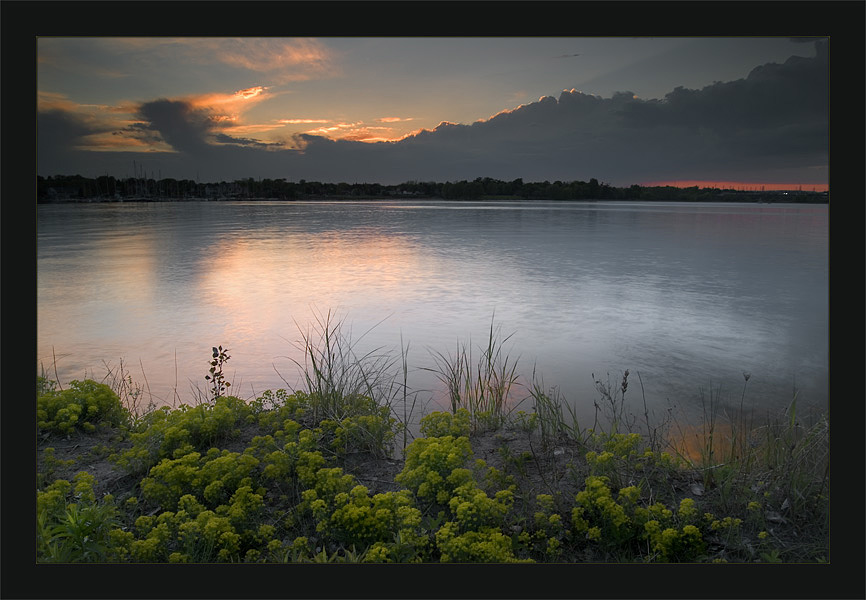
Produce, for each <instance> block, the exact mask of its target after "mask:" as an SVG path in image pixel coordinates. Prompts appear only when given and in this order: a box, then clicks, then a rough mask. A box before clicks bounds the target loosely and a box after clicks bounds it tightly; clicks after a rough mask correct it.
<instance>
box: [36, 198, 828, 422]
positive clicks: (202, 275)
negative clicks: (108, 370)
mask: <svg viewBox="0 0 866 600" xmlns="http://www.w3.org/2000/svg"><path fill="white" fill-rule="evenodd" d="M38 214H39V229H38V231H39V240H38V252H39V256H38V269H37V274H38V319H39V324H38V336H39V342H38V343H39V348H38V351H39V356H38V359H40V360H42V361H44V362H46V363H50V362H51V358H50V356H51V348H52V347H54V348H56V349H57V350H58V354H63V355H64V356H65V358H64V359H63V361H62V363H61V364H60V365H59V371H60V374H61V377H63V378H64V380H66V379H68V378H72V377H75V378H80V377H81V376H82V373H83V372H84V371H86V370H88V369H89V370H91V371H98V370H99V368H100V366H101V364H102V361H103V360H109V361H111V360H114V361H116V360H117V359H118V358H120V357H125V358H126V360H127V362H128V363H131V364H136V363H138V362H139V360H140V361H141V366H143V367H144V369H145V370H146V373H147V377H148V381H149V384H150V387H151V389H152V390H153V391H154V393H155V394H158V395H161V396H163V397H170V396H171V390H173V389H174V387H179V388H180V390H181V393H182V394H183V392H184V391H185V390H186V388H188V387H189V386H194V385H197V384H199V383H200V384H201V385H202V386H203V385H204V379H203V377H204V375H205V374H206V371H207V361H208V357H209V350H210V348H211V346H214V345H220V344H221V345H223V346H224V347H228V348H230V349H231V350H232V352H231V354H232V360H231V362H230V363H229V365H228V374H229V376H233V377H235V378H236V380H235V386H234V387H233V389H234V390H238V391H239V392H241V393H242V395H251V394H254V393H260V392H261V391H262V390H264V389H266V388H277V387H286V381H284V379H286V380H287V381H288V383H290V384H292V385H295V384H299V383H300V381H299V380H298V378H297V375H296V372H295V371H296V370H295V368H294V366H293V363H292V360H291V359H292V358H296V359H297V358H299V356H298V354H297V353H296V349H294V348H293V346H292V343H293V342H296V341H298V339H299V337H300V335H299V326H300V328H301V329H302V330H303V329H306V328H307V327H308V326H309V323H310V321H311V319H312V318H313V316H314V314H315V312H316V311H317V310H318V311H322V312H327V311H328V310H332V311H335V312H336V313H338V314H339V315H341V316H344V317H346V320H347V324H348V325H349V326H350V327H351V328H352V332H353V337H354V338H356V339H358V340H359V341H358V343H359V346H358V350H359V352H361V351H365V350H370V349H372V348H379V347H382V348H385V349H390V350H392V351H394V352H395V355H396V356H399V350H400V343H401V342H400V340H401V335H402V339H403V341H404V343H409V344H410V345H411V349H410V355H409V360H410V365H411V368H412V377H413V378H414V379H413V383H414V386H415V387H416V388H420V389H425V390H432V389H433V388H435V386H436V380H435V377H434V376H432V375H431V374H430V373H429V372H427V371H423V369H422V368H423V367H431V366H433V361H432V360H431V357H430V352H431V351H438V352H446V351H448V350H453V349H455V348H456V344H457V343H459V342H463V343H468V344H470V345H472V346H478V345H481V346H483V345H484V343H485V342H486V336H487V333H488V331H487V329H488V327H489V325H490V320H491V317H492V315H494V314H495V315H496V321H497V322H498V323H499V324H501V326H502V330H503V333H504V334H505V335H508V334H512V333H513V334H514V335H513V337H512V338H511V339H510V340H509V344H508V345H507V347H506V348H505V349H504V350H505V351H507V352H508V353H509V354H510V356H511V357H512V358H513V359H518V358H519V360H520V371H521V372H522V373H523V374H524V375H526V376H528V375H529V374H531V372H532V368H533V366H537V368H538V370H539V372H540V373H542V374H543V376H544V379H545V381H547V382H549V383H550V384H552V385H556V386H558V387H559V388H560V390H561V391H562V393H563V394H564V395H565V396H566V398H567V399H568V400H569V401H571V402H573V403H575V404H576V405H577V407H578V410H579V412H580V414H581V417H582V418H583V419H584V420H586V419H591V418H592V412H593V400H594V399H595V398H596V395H597V394H596V390H595V388H594V386H593V383H592V378H591V373H596V374H602V373H605V372H608V371H609V372H611V373H612V375H613V376H614V377H615V376H616V374H617V373H621V371H622V370H625V369H630V370H631V372H632V373H636V372H638V371H639V372H640V373H641V375H642V378H643V381H644V384H645V392H646V395H647V398H648V400H649V402H650V404H651V405H652V407H653V408H657V409H659V410H662V408H663V407H664V406H665V405H666V404H667V403H668V402H673V403H677V404H680V405H684V406H691V407H692V408H694V407H697V406H699V388H700V387H701V386H703V387H706V386H708V385H715V384H720V383H721V384H723V385H726V386H731V387H732V389H735V388H736V387H737V386H738V382H739V381H741V379H740V378H741V373H742V371H744V370H749V371H751V372H752V373H753V379H752V380H751V382H750V392H751V393H752V394H754V398H755V401H756V402H765V403H770V404H773V403H775V404H777V405H780V406H783V405H784V403H785V401H786V399H788V398H790V391H791V389H792V387H798V388H800V389H801V392H802V397H807V398H809V400H812V401H815V402H818V403H820V402H826V383H827V372H828V358H827V353H828V340H827V327H828V315H827V303H828V300H827V289H828V287H827V286H828V279H827V271H828V269H827V260H828V250H827V247H828V242H827V207H826V206H824V207H814V206H796V207H790V206H778V205H774V206H765V205H763V206H762V205H701V206H695V205H681V204H652V205H648V204H637V203H601V204H598V203H554V202H536V203H520V202H501V203H492V204H486V203H485V204H480V203H461V204H455V203H447V202H413V203H411V204H402V203H394V202H359V203H268V202H262V203H185V204H174V205H128V204H127V205H113V206H112V205H105V206H40V207H39V213H38ZM383 319H384V321H383ZM371 329H372V331H370V330H371ZM368 331H369V333H367V332H368ZM365 334H366V335H365ZM175 357H176V358H175ZM175 370H177V373H178V375H177V377H176V378H175ZM527 383H528V382H527ZM429 395H430V396H431V397H434V398H435V397H436V395H435V393H434V392H432V391H431V393H430V394H429ZM523 407H525V405H524V406H523Z"/></svg>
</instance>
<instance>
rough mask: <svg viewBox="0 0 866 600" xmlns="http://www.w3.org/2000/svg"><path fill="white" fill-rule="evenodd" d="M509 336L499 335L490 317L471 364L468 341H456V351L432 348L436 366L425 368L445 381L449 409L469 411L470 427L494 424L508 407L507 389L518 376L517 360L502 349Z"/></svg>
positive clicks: (493, 426)
mask: <svg viewBox="0 0 866 600" xmlns="http://www.w3.org/2000/svg"><path fill="white" fill-rule="evenodd" d="M512 335H513V334H512ZM510 338H511V335H509V336H507V337H505V338H504V339H501V333H500V329H499V327H495V325H494V320H493V319H491V323H490V330H489V333H488V339H487V346H486V348H481V356H480V358H479V359H478V362H477V363H475V364H474V365H473V359H472V348H471V342H470V345H469V348H467V346H466V344H464V345H462V346H461V345H460V344H459V342H458V350H457V354H456V355H454V356H452V355H451V354H450V353H449V354H447V355H445V354H442V353H441V352H433V353H432V354H433V360H434V362H435V363H436V368H428V369H425V370H428V371H431V372H433V373H434V374H435V375H436V377H437V378H438V379H439V380H440V381H441V382H442V383H443V384H444V385H445V388H446V390H447V392H448V397H449V402H450V406H451V412H456V411H457V409H459V408H466V409H467V410H468V411H469V413H470V415H471V418H472V426H473V429H477V428H478V427H479V426H481V427H482V428H496V427H498V426H499V425H500V424H501V423H502V422H503V419H504V418H505V416H506V415H507V413H508V412H509V411H510V408H509V407H508V402H509V400H510V399H511V389H512V387H513V386H514V385H515V383H517V380H518V374H517V363H518V360H515V361H514V362H512V361H511V357H510V356H509V355H508V354H504V353H503V351H502V346H503V344H504V343H505V342H507V341H508V340H509V339H510Z"/></svg>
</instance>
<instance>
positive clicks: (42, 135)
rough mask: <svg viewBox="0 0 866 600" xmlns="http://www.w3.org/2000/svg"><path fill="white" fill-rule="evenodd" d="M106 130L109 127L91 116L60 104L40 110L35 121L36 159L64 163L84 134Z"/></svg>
mask: <svg viewBox="0 0 866 600" xmlns="http://www.w3.org/2000/svg"><path fill="white" fill-rule="evenodd" d="M107 131H110V129H108V128H106V127H105V126H101V125H99V124H98V123H97V122H96V121H95V120H93V119H92V118H90V117H87V116H83V115H79V114H77V113H74V112H70V111H68V110H65V109H63V108H52V109H48V110H40V111H39V113H38V115H37V123H36V152H37V161H38V162H39V164H47V165H63V164H66V163H67V162H68V161H69V160H70V158H71V155H73V154H75V153H76V152H77V151H76V148H77V147H78V146H80V145H82V144H84V143H85V138H87V136H89V135H94V134H98V133H105V132H107ZM60 172H61V171H57V173H58V174H59V173H60ZM69 174H70V175H71V174H74V173H69Z"/></svg>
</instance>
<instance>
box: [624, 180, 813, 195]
mask: <svg viewBox="0 0 866 600" xmlns="http://www.w3.org/2000/svg"><path fill="white" fill-rule="evenodd" d="M640 185H642V186H644V187H665V186H670V187H678V188H689V187H698V188H715V189H721V190H739V191H746V192H770V191H795V190H796V191H803V192H828V191H830V186H829V185H828V184H826V183H767V182H753V181H718V180H700V179H688V180H683V179H677V180H666V181H648V182H644V183H641V184H640Z"/></svg>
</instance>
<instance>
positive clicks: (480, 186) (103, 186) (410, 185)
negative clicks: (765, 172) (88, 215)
mask: <svg viewBox="0 0 866 600" xmlns="http://www.w3.org/2000/svg"><path fill="white" fill-rule="evenodd" d="M36 197H37V202H45V203H47V202H82V201H85V202H86V201H90V202H93V201H118V200H125V201H130V200H135V201H151V202H159V201H179V200H303V199H317V198H321V199H325V198H345V199H353V198H357V199H363V198H431V199H445V200H484V199H518V200H649V201H668V202H670V201H690V202H702V201H716V202H719V201H738V202H742V201H755V202H758V201H763V202H774V201H782V200H784V201H785V202H825V201H827V199H828V194H827V193H821V192H810V191H805V192H804V191H800V190H796V191H795V190H792V191H791V192H789V193H787V194H784V193H783V192H776V191H767V192H764V191H757V190H749V191H746V190H730V189H719V188H699V187H687V188H679V187H673V186H641V185H631V186H628V187H615V186H611V185H609V184H607V183H603V182H599V181H598V180H597V179H595V178H592V179H590V180H589V181H554V182H550V181H541V182H524V181H523V179H521V178H518V179H514V180H512V181H502V180H499V179H493V178H490V177H478V178H476V179H474V180H472V181H467V180H461V181H454V182H451V181H446V182H444V183H443V182H435V181H407V182H405V183H400V184H396V185H383V184H379V183H351V184H350V183H344V182H342V183H327V182H319V181H306V180H304V179H301V180H299V181H297V182H293V181H288V180H286V179H254V178H252V177H249V178H246V179H237V180H234V181H230V182H227V181H220V182H212V183H202V182H197V181H193V180H191V179H173V178H165V179H153V178H145V177H141V178H135V177H127V178H122V179H119V178H115V177H113V176H109V175H102V176H99V177H96V178H88V177H82V176H81V175H55V176H49V177H43V176H41V175H39V176H37V178H36Z"/></svg>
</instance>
